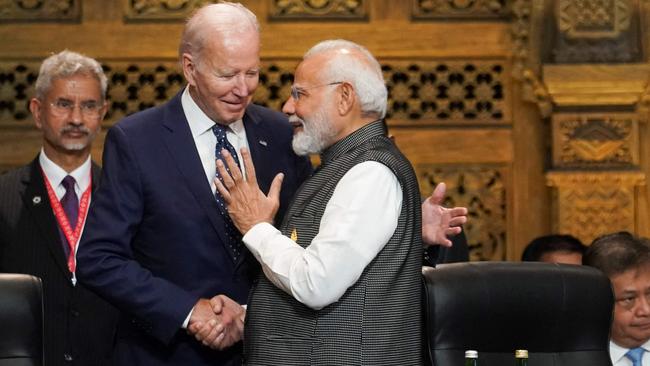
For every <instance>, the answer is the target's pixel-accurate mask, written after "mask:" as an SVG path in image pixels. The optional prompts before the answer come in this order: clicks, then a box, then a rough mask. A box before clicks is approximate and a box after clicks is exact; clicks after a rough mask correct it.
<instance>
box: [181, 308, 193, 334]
mask: <svg viewBox="0 0 650 366" xmlns="http://www.w3.org/2000/svg"><path fill="white" fill-rule="evenodd" d="M193 312H194V307H192V310H190V313H189V314H187V318H185V321H184V322H183V329H187V326H188V325H189V324H190V318H191V317H192V313H193Z"/></svg>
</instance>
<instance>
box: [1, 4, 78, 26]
mask: <svg viewBox="0 0 650 366" xmlns="http://www.w3.org/2000/svg"><path fill="white" fill-rule="evenodd" d="M80 2H81V1H80V0H13V1H9V0H7V1H0V20H3V21H78V20H79V18H80V15H81V8H80V4H79V3H80Z"/></svg>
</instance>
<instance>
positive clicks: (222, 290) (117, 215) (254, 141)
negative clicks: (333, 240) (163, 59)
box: [78, 2, 311, 366]
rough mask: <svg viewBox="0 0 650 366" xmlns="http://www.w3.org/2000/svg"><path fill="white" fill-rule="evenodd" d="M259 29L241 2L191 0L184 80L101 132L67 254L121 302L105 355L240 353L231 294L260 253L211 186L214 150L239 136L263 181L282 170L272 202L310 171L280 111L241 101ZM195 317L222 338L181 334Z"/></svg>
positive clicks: (184, 361)
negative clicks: (80, 219)
mask: <svg viewBox="0 0 650 366" xmlns="http://www.w3.org/2000/svg"><path fill="white" fill-rule="evenodd" d="M259 37H260V36H259V26H258V24H257V20H256V18H255V15H254V14H253V13H251V12H250V11H249V10H248V9H246V8H245V7H243V6H242V5H240V4H234V3H225V2H224V3H219V4H210V5H207V6H205V7H202V8H201V9H199V10H198V11H197V12H196V13H195V14H194V15H193V16H192V17H191V18H190V19H189V20H188V22H187V24H186V26H185V29H184V31H183V35H182V39H181V43H180V47H179V58H180V63H181V66H182V68H183V73H184V75H185V78H186V80H187V87H186V88H184V89H183V90H182V91H181V92H180V93H179V94H177V95H176V96H175V97H173V98H172V99H171V100H170V101H168V102H167V103H165V104H164V105H162V106H159V107H155V108H151V109H148V110H146V111H143V112H140V113H136V114H133V115H131V116H129V117H126V118H124V119H123V120H121V121H120V122H118V123H117V124H116V125H115V126H113V127H112V128H111V129H110V130H109V132H108V134H107V136H106V141H105V144H104V159H103V163H104V169H103V173H104V175H103V179H102V183H103V184H102V187H101V188H100V190H99V192H98V194H97V197H96V198H93V204H92V207H91V211H90V214H89V216H88V224H87V227H86V231H85V232H84V236H83V240H82V244H81V246H80V251H79V253H78V260H79V279H80V281H81V282H82V283H84V284H86V285H88V286H89V287H91V288H92V289H93V290H94V291H96V292H97V293H98V294H100V295H101V296H102V297H104V298H106V299H107V300H109V301H110V302H111V303H113V304H114V305H116V306H117V307H118V308H119V309H120V310H122V314H123V315H122V318H121V320H120V322H119V324H118V335H117V342H116V346H115V352H114V363H115V364H116V365H124V366H134V365H146V366H156V365H178V366H188V365H192V366H201V365H240V364H241V342H239V343H237V342H238V341H239V340H240V338H241V334H242V332H243V307H242V305H244V304H246V303H247V297H248V293H249V290H250V287H251V285H252V282H253V280H254V278H255V277H256V275H257V273H258V272H259V265H258V264H257V263H256V262H255V259H254V258H253V257H252V256H251V255H250V254H249V253H248V252H247V251H246V249H245V248H244V247H243V244H241V234H239V233H238V232H237V230H236V229H235V228H234V226H233V225H232V223H231V222H230V221H229V218H228V216H227V213H226V211H225V207H224V206H223V201H222V198H221V197H220V196H219V195H215V186H214V183H213V179H214V177H215V174H216V167H215V165H214V161H215V154H216V153H220V149H221V148H222V147H226V148H228V149H231V151H235V149H239V148H241V147H248V148H249V149H250V151H251V154H252V155H253V158H254V159H255V161H256V163H257V164H258V166H260V167H261V168H260V172H259V173H258V178H259V181H260V185H261V186H265V187H267V188H268V187H269V186H270V183H271V181H272V179H273V177H274V176H275V175H276V174H278V173H279V172H284V174H285V176H286V179H285V184H284V186H283V190H284V191H285V192H284V196H283V197H282V199H281V201H282V202H283V203H287V202H288V199H289V198H290V197H291V196H292V194H293V192H294V191H295V190H296V188H297V187H298V185H299V184H300V183H301V182H302V181H303V180H304V179H305V178H306V177H307V176H308V175H309V174H310V173H311V166H310V164H309V160H308V159H307V158H305V157H299V156H297V155H296V154H294V153H293V152H292V151H291V147H290V146H291V135H292V131H291V126H290V125H289V123H288V122H287V120H286V117H285V116H284V115H283V114H282V113H279V112H274V111H271V110H269V109H266V108H263V107H260V106H256V105H254V104H252V103H251V98H252V96H253V92H254V91H255V88H256V87H257V85H258V76H259V69H260V64H259V62H260V60H259V42H260V39H259ZM215 146H216V147H217V148H216V149H215ZM215 295H218V297H217V298H216V299H219V300H220V301H222V305H223V306H222V308H221V309H220V310H219V313H218V314H215V313H214V311H213V309H212V307H211V306H210V302H209V299H210V298H212V297H214V296H215ZM198 324H200V325H206V324H207V325H214V329H215V332H219V336H220V337H221V338H218V339H216V340H214V342H207V341H206V342H204V344H201V343H199V342H198V341H197V340H196V339H194V337H193V335H192V334H188V332H189V333H191V332H192V331H193V330H194V329H196V327H197V325H198ZM233 344H235V346H234V347H233V346H232V345H233ZM206 346H211V347H214V348H216V349H212V348H210V347H206Z"/></svg>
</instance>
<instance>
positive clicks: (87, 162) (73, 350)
mask: <svg viewBox="0 0 650 366" xmlns="http://www.w3.org/2000/svg"><path fill="white" fill-rule="evenodd" d="M35 89H36V95H35V97H34V98H32V99H31V100H30V101H29V110H30V111H31V113H32V117H33V118H34V122H35V124H36V127H37V128H38V129H39V130H40V131H41V132H42V135H43V146H42V148H41V151H40V153H39V154H38V156H37V157H36V159H34V160H33V161H32V162H31V163H29V164H28V165H26V166H24V167H22V168H18V169H16V170H13V171H10V172H8V173H6V174H4V175H3V176H2V177H0V272H9V273H26V274H31V275H34V276H37V277H40V278H41V280H42V281H43V310H44V320H45V322H44V333H43V336H44V337H43V344H44V352H45V354H44V356H45V357H44V360H45V364H46V365H48V366H50V365H52V366H57V365H60V366H63V365H74V364H76V365H100V366H101V365H109V364H110V363H109V362H110V356H111V351H112V346H113V338H114V335H115V324H116V320H117V312H116V310H115V309H114V308H113V307H112V306H111V305H109V304H108V303H106V302H105V301H104V300H102V299H101V298H99V297H98V296H97V295H95V294H94V293H92V292H91V291H90V290H88V289H87V288H86V287H85V286H83V285H82V284H79V283H77V281H76V277H75V272H76V271H75V267H76V262H75V258H74V254H75V251H76V248H77V243H78V241H79V236H80V232H81V230H82V229H83V226H84V220H85V218H86V212H87V209H88V202H89V201H90V200H91V198H92V199H94V197H95V194H96V188H97V186H98V185H99V174H100V168H99V166H97V164H95V163H94V162H92V161H91V157H90V151H91V143H92V141H93V140H94V138H95V136H97V133H98V132H99V130H100V127H101V122H102V119H103V118H104V114H105V113H106V109H107V104H106V100H105V96H106V76H105V75H104V71H103V70H102V67H101V65H100V64H99V62H97V61H96V60H93V59H92V58H90V57H86V56H83V55H80V54H78V53H76V52H71V51H67V50H66V51H62V52H59V53H57V54H54V55H52V56H50V57H48V58H47V59H45V61H43V64H42V65H41V68H40V71H39V73H38V78H37V79H36V87H35Z"/></svg>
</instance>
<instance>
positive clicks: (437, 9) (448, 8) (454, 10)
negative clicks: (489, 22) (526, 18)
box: [411, 0, 510, 19]
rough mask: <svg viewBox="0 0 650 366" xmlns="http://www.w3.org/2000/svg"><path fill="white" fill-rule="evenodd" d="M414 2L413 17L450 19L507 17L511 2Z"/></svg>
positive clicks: (431, 0) (416, 0) (495, 0)
mask: <svg viewBox="0 0 650 366" xmlns="http://www.w3.org/2000/svg"><path fill="white" fill-rule="evenodd" d="M411 1H412V2H413V18H415V19H448V18H450V17H451V18H474V19H491V18H505V17H506V16H507V15H508V10H509V3H510V1H506V0H411Z"/></svg>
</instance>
